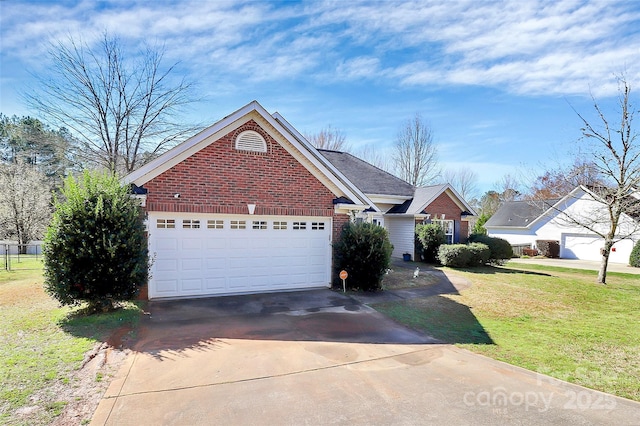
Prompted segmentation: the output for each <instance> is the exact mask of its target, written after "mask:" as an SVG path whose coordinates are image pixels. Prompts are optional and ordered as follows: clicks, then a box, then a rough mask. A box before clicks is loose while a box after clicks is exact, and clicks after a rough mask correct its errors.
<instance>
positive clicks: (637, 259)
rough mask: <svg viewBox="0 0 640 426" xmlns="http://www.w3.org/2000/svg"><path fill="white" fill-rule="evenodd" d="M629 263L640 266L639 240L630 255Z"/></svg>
mask: <svg viewBox="0 0 640 426" xmlns="http://www.w3.org/2000/svg"><path fill="white" fill-rule="evenodd" d="M629 265H631V266H634V267H636V268H640V241H638V242H637V243H636V245H635V246H633V249H632V250H631V255H630V256H629Z"/></svg>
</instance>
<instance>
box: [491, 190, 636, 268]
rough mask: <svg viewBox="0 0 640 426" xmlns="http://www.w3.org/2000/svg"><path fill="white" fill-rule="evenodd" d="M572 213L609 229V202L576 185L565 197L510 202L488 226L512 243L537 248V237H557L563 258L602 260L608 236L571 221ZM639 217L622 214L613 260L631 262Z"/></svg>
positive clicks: (582, 219) (582, 220) (603, 229)
mask: <svg viewBox="0 0 640 426" xmlns="http://www.w3.org/2000/svg"><path fill="white" fill-rule="evenodd" d="M568 217H574V218H580V219H581V220H580V221H581V222H583V223H591V224H592V226H595V227H596V228H595V229H597V230H598V232H606V229H607V228H608V226H609V224H608V215H607V212H606V206H605V205H604V204H602V203H600V202H598V201H597V196H596V195H595V194H593V193H592V192H591V191H589V189H587V188H586V187H584V186H579V187H576V188H575V189H574V190H573V191H571V193H569V194H568V195H567V196H565V197H564V198H562V199H556V200H544V201H511V202H506V203H504V204H503V205H502V206H501V207H500V209H498V211H497V212H496V213H495V214H494V215H493V216H491V218H490V219H489V220H488V221H487V223H485V225H484V226H485V228H486V229H487V233H488V235H489V236H492V237H499V238H503V239H505V240H507V241H509V243H511V244H512V245H523V244H527V245H530V246H531V247H532V248H536V240H555V241H558V243H559V244H560V257H561V258H565V259H582V260H596V261H597V260H600V259H601V258H602V255H601V254H600V250H601V248H602V247H603V245H604V240H603V239H602V238H601V237H600V236H598V235H597V234H595V233H593V232H592V231H589V230H588V229H586V228H584V227H582V226H579V225H576V224H575V223H571V222H570V221H569V220H568V219H567V218H568ZM639 220H640V217H637V216H636V215H635V214H633V215H627V214H623V215H622V218H621V221H620V225H619V227H618V232H619V235H618V236H617V238H620V239H621V241H618V242H616V243H615V244H614V246H613V248H612V249H611V253H610V256H609V261H610V262H614V263H624V264H628V263H629V255H630V254H631V250H632V249H633V245H634V244H635V242H636V241H638V240H640V226H639V223H638V221H639Z"/></svg>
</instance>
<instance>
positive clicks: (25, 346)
mask: <svg viewBox="0 0 640 426" xmlns="http://www.w3.org/2000/svg"><path fill="white" fill-rule="evenodd" d="M34 265H35V267H36V269H31V270H16V271H11V272H6V271H2V270H0V312H1V315H0V424H25V425H26V424H29V425H33V424H49V423H50V422H51V421H52V419H53V418H55V417H56V416H57V415H59V414H60V413H61V412H62V409H63V408H64V406H65V404H66V403H67V401H64V400H59V399H58V395H56V389H59V387H60V386H74V383H73V371H74V370H77V369H78V368H79V367H80V365H81V362H82V360H83V358H84V354H85V353H86V352H87V351H89V350H90V349H91V348H92V347H93V346H94V344H95V343H96V342H98V341H101V339H103V338H105V336H108V335H109V334H110V332H111V330H113V329H115V328H118V327H120V326H122V325H123V324H132V323H135V322H136V321H137V319H138V317H139V312H140V309H139V308H138V307H137V306H136V305H134V304H129V305H126V307H125V308H124V309H121V310H119V311H116V312H112V313H110V314H105V315H99V316H92V317H84V316H82V315H79V311H80V310H79V309H78V308H75V309H71V308H61V307H60V306H59V304H58V303H57V302H56V301H54V300H53V299H51V298H50V297H49V296H48V295H47V294H46V293H45V292H44V290H43V286H42V281H43V279H42V263H41V261H34ZM21 410H22V414H20V412H19V411H21ZM25 412H26V413H27V414H25Z"/></svg>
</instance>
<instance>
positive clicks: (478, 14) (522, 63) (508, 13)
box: [0, 0, 640, 193]
mask: <svg viewBox="0 0 640 426" xmlns="http://www.w3.org/2000/svg"><path fill="white" fill-rule="evenodd" d="M104 32H107V33H108V34H109V35H110V36H115V37H118V38H119V39H120V40H121V42H122V44H123V46H124V47H125V52H126V53H129V54H131V55H135V54H136V53H137V52H139V51H140V49H141V47H142V46H144V45H145V44H146V45H151V46H162V47H163V48H164V51H165V53H164V61H165V62H164V63H165V64H166V65H172V64H176V63H177V66H176V68H175V71H174V75H175V76H176V77H180V78H182V77H185V78H187V79H188V80H190V81H192V82H194V83H195V85H196V93H197V96H198V98H199V101H198V103H196V104H193V105H192V106H191V107H190V109H189V110H188V111H187V114H186V116H185V119H187V120H189V121H191V122H195V123H200V124H203V125H210V124H213V123H215V122H216V121H217V120H219V119H221V118H223V117H225V116H227V115H228V114H230V113H232V112H233V111H235V110H237V109H239V108H241V107H243V106H244V105H246V104H247V103H249V102H251V101H252V100H257V101H258V102H259V103H260V104H261V105H262V106H263V107H265V108H266V109H267V110H268V111H269V112H271V113H273V112H279V113H280V114H282V116H284V117H285V118H286V119H287V121H289V122H290V123H291V124H292V125H293V126H294V127H295V128H296V129H298V130H299V131H300V132H301V133H303V134H313V133H317V132H318V131H320V130H321V129H323V128H326V127H327V126H331V127H332V128H333V129H337V130H339V131H341V132H342V134H344V136H345V138H346V140H347V142H348V143H349V144H350V145H351V148H352V149H353V150H354V151H356V152H357V151H358V150H361V149H365V148H368V149H374V150H375V151H377V152H380V153H383V155H386V156H390V155H391V152H392V151H391V150H392V147H393V143H394V141H395V140H396V138H397V135H398V132H399V130H400V129H401V128H402V126H403V125H404V123H406V121H407V120H409V119H411V118H412V117H413V116H414V115H415V114H420V115H421V116H422V118H423V120H424V121H425V123H426V124H428V125H429V126H430V128H431V130H432V132H433V138H434V141H435V142H436V144H437V147H438V158H439V163H440V164H441V166H442V167H443V168H448V169H469V170H472V171H474V172H475V173H476V174H477V176H478V187H477V189H478V191H479V193H482V192H484V191H487V190H489V189H497V188H499V185H498V182H499V181H500V180H502V179H503V177H504V176H505V175H512V176H518V175H522V174H523V173H525V174H527V175H535V174H536V173H539V172H540V171H542V170H544V169H545V168H551V167H555V166H557V165H558V164H559V163H567V162H571V158H572V157H571V155H572V154H571V153H572V152H575V150H576V148H577V146H578V144H579V143H580V136H581V133H580V127H581V121H580V119H579V117H578V115H577V112H579V113H580V114H582V115H584V116H585V117H586V118H588V119H589V120H594V121H595V120H596V117H595V115H594V108H593V105H594V100H595V101H596V102H597V103H598V105H600V106H601V108H602V110H603V112H604V113H605V115H606V116H607V117H611V119H612V120H614V119H615V118H616V114H618V112H617V109H616V102H617V99H618V94H619V92H618V85H617V81H616V77H617V76H620V75H624V76H625V78H626V80H627V81H628V82H629V84H630V85H631V87H632V89H633V88H634V87H637V88H638V90H640V84H639V83H640V69H639V68H638V67H640V1H613V0H610V1H534V0H527V1H518V0H514V1H478V0H474V1H456V0H452V1H427V0H425V1H417V2H399V1H295V2H294V1H286V2H275V1H274V2H266V1H213V0H197V1H150V0H149V1H119V0H111V1H94V0H88V1H55V2H54V1H20V0H12V1H8V0H0V112H2V113H3V114H6V115H9V116H11V115H14V114H16V115H20V116H21V115H31V116H34V115H35V116H37V113H36V112H35V111H30V110H28V109H27V107H26V105H25V104H24V102H23V101H22V99H23V95H24V94H25V93H33V91H34V90H35V91H36V92H37V85H36V84H35V80H34V78H33V75H34V74H35V75H46V73H47V69H48V67H49V66H50V65H51V64H50V62H49V61H48V58H47V49H48V46H49V45H50V43H51V42H56V41H64V40H68V39H69V38H70V37H71V38H73V39H74V40H81V41H82V42H83V43H86V44H88V45H89V46H94V45H95V43H96V42H97V41H98V40H99V39H100V37H101V36H102V34H104Z"/></svg>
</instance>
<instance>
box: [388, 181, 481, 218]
mask: <svg viewBox="0 0 640 426" xmlns="http://www.w3.org/2000/svg"><path fill="white" fill-rule="evenodd" d="M443 193H446V194H447V195H448V196H449V198H451V200H452V201H453V202H454V203H456V204H457V205H458V207H460V210H462V211H463V212H467V213H469V214H471V215H475V214H476V213H475V210H474V209H473V207H471V206H470V205H469V203H467V201H466V200H465V199H464V198H462V197H461V196H460V194H458V192H457V191H456V190H455V189H454V188H453V187H452V186H451V185H449V184H448V183H443V184H439V185H431V186H421V187H418V188H416V189H415V192H414V196H413V198H412V199H411V200H408V201H406V202H404V203H403V204H401V205H398V206H394V207H393V208H392V209H391V210H389V211H388V212H387V213H392V214H413V215H416V214H421V213H422V212H423V211H424V209H426V208H427V207H428V206H429V204H431V203H433V202H434V201H435V200H436V198H438V197H439V196H440V195H442V194H443Z"/></svg>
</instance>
